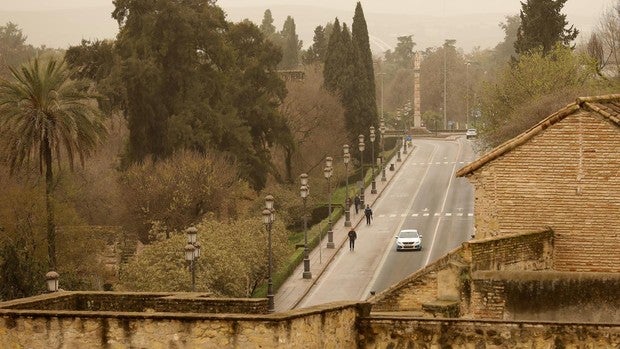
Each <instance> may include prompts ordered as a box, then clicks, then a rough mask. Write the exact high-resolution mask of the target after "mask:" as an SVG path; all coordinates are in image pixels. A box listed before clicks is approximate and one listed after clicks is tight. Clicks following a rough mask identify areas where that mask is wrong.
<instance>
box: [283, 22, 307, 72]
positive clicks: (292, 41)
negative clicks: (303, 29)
mask: <svg viewBox="0 0 620 349" xmlns="http://www.w3.org/2000/svg"><path fill="white" fill-rule="evenodd" d="M280 36H281V37H282V62H281V63H280V68H282V69H293V68H297V66H298V65H299V53H300V51H301V46H302V42H301V41H300V40H299V37H298V36H297V31H296V28H295V20H294V19H293V17H291V16H287V17H286V21H284V26H283V27H282V32H280Z"/></svg>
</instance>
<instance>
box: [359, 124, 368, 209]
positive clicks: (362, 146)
mask: <svg viewBox="0 0 620 349" xmlns="http://www.w3.org/2000/svg"><path fill="white" fill-rule="evenodd" d="M357 139H358V140H359V144H358V145H357V148H358V149H359V151H360V165H361V167H362V171H361V172H362V173H361V177H362V180H361V182H360V203H361V205H362V207H364V189H366V188H365V183H364V179H365V178H364V149H366V144H364V135H359V136H357Z"/></svg>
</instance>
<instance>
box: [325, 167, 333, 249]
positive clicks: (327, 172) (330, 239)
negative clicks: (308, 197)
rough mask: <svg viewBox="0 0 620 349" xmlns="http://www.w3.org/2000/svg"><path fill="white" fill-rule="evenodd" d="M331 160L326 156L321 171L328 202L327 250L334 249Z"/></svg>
mask: <svg viewBox="0 0 620 349" xmlns="http://www.w3.org/2000/svg"><path fill="white" fill-rule="evenodd" d="M332 161H333V159H332V158H331V157H330V156H328V157H326V158H325V168H324V169H323V175H324V176H325V179H327V196H328V197H329V199H328V200H329V201H328V203H327V214H328V216H327V224H328V230H327V248H334V247H335V245H334V231H333V230H332V191H331V181H330V179H331V178H332V173H333V168H332Z"/></svg>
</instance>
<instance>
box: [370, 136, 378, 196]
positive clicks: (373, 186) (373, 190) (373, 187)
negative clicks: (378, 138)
mask: <svg viewBox="0 0 620 349" xmlns="http://www.w3.org/2000/svg"><path fill="white" fill-rule="evenodd" d="M370 148H371V150H372V153H371V154H372V156H371V159H372V161H373V162H372V166H371V167H370V169H371V173H372V183H371V189H370V193H371V194H377V183H376V182H375V164H374V161H375V127H374V126H370Z"/></svg>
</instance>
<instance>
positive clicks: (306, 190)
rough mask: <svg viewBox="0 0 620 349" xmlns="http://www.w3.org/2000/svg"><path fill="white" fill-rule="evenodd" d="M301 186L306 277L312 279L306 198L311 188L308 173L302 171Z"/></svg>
mask: <svg viewBox="0 0 620 349" xmlns="http://www.w3.org/2000/svg"><path fill="white" fill-rule="evenodd" d="M300 178H301V188H299V195H300V196H301V199H302V200H303V203H304V209H303V215H304V273H303V278H304V279H312V273H311V272H310V258H309V256H308V216H307V212H306V199H307V198H308V195H310V189H309V187H308V175H307V174H305V173H302V174H301V176H300Z"/></svg>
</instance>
